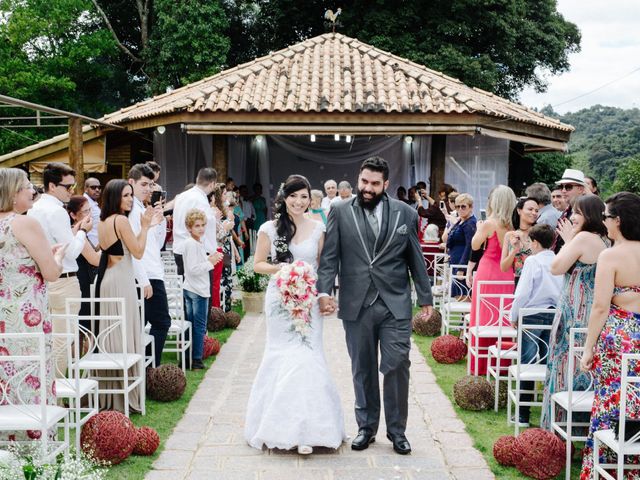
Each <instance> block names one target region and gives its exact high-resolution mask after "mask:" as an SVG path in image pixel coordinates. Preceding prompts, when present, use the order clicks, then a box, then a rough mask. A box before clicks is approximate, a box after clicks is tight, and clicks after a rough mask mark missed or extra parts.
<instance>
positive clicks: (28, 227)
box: [0, 168, 65, 441]
mask: <svg viewBox="0 0 640 480" xmlns="http://www.w3.org/2000/svg"><path fill="white" fill-rule="evenodd" d="M34 193H35V190H34V188H33V185H32V184H31V183H29V180H28V179H27V175H26V174H25V173H24V171H23V170H20V169H17V168H2V169H0V269H1V272H2V275H0V311H1V312H2V318H1V319H0V332H2V333H44V334H45V342H46V352H47V353H46V355H47V358H46V374H45V376H46V378H38V379H37V382H28V381H18V382H16V377H15V375H12V372H11V370H9V369H8V368H0V383H2V384H3V385H4V386H5V389H4V390H3V392H2V393H3V395H4V398H3V403H6V402H7V401H10V402H15V403H27V404H36V403H39V401H40V385H41V384H42V383H41V382H44V385H45V387H44V388H46V397H47V404H48V405H55V404H56V394H55V389H54V362H53V359H52V348H53V341H52V338H51V329H52V327H51V320H50V318H49V306H48V305H47V285H46V284H45V280H46V281H47V282H53V281H55V280H56V279H57V278H58V277H59V276H60V273H62V259H63V257H64V254H65V248H64V247H61V246H59V245H56V246H54V247H51V246H50V245H49V241H48V240H47V237H46V236H45V233H44V231H43V229H42V227H41V226H40V224H39V223H38V222H37V221H36V220H35V219H33V218H31V217H27V216H25V215H22V214H23V213H24V212H26V211H27V210H29V209H30V208H31V207H32V205H33V196H34ZM33 347H34V343H33V342H20V341H17V340H15V339H6V340H2V341H0V349H2V350H3V351H4V352H5V354H9V355H33V354H34V353H35V350H32V348H33ZM40 435H41V433H40V432H39V431H34V430H31V431H28V432H11V431H8V432H3V433H2V435H1V436H0V439H1V440H3V441H12V440H17V441H19V440H29V439H37V438H39V437H40Z"/></svg>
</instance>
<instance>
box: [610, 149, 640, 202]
mask: <svg viewBox="0 0 640 480" xmlns="http://www.w3.org/2000/svg"><path fill="white" fill-rule="evenodd" d="M613 191H614V192H632V193H636V194H638V195H640V155H638V156H636V157H633V158H630V159H628V160H627V161H626V162H624V163H623V164H622V166H621V167H620V169H619V170H618V174H617V175H616V180H615V182H614V183H613Z"/></svg>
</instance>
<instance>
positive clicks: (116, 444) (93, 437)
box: [80, 410, 136, 465]
mask: <svg viewBox="0 0 640 480" xmlns="http://www.w3.org/2000/svg"><path fill="white" fill-rule="evenodd" d="M135 444H136V427H135V426H134V425H133V423H131V420H129V419H128V418H127V417H126V416H124V415H123V414H122V413H120V412H115V411H110V410H107V411H104V412H100V413H98V414H97V415H94V416H93V417H91V418H90V419H89V420H88V421H87V423H85V424H84V426H83V427H82V434H81V435H80V445H81V446H82V451H83V452H84V453H85V454H86V455H87V456H88V457H90V458H93V459H95V460H98V461H101V462H107V463H110V464H111V465H116V464H118V463H120V462H122V461H123V460H124V459H125V458H127V457H128V456H129V455H131V452H133V448H134V447H135Z"/></svg>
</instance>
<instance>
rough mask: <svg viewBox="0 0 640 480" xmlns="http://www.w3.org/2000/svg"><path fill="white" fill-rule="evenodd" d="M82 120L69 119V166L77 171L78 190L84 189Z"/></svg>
mask: <svg viewBox="0 0 640 480" xmlns="http://www.w3.org/2000/svg"><path fill="white" fill-rule="evenodd" d="M82 143H83V138H82V121H81V120H80V119H79V118H70V119H69V166H70V167H71V168H73V169H74V170H75V171H76V192H75V193H81V192H82V191H83V190H84V157H83V149H82V146H83V145H82Z"/></svg>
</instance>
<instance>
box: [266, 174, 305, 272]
mask: <svg viewBox="0 0 640 480" xmlns="http://www.w3.org/2000/svg"><path fill="white" fill-rule="evenodd" d="M305 189H306V190H307V193H308V194H309V198H311V185H310V184H309V180H307V179H306V177H303V176H302V175H289V177H288V178H287V180H286V181H285V182H284V183H283V184H282V186H281V187H280V190H278V195H277V196H276V202H275V215H274V217H275V218H276V233H277V238H276V241H275V242H274V243H275V247H276V258H275V260H276V262H278V263H291V262H293V254H292V253H291V251H290V250H289V244H290V243H291V239H292V238H293V236H294V235H295V234H296V225H295V223H293V220H291V217H290V216H289V213H288V212H287V204H286V202H285V200H286V198H287V197H288V196H289V195H291V194H292V193H295V192H297V191H299V190H305Z"/></svg>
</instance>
